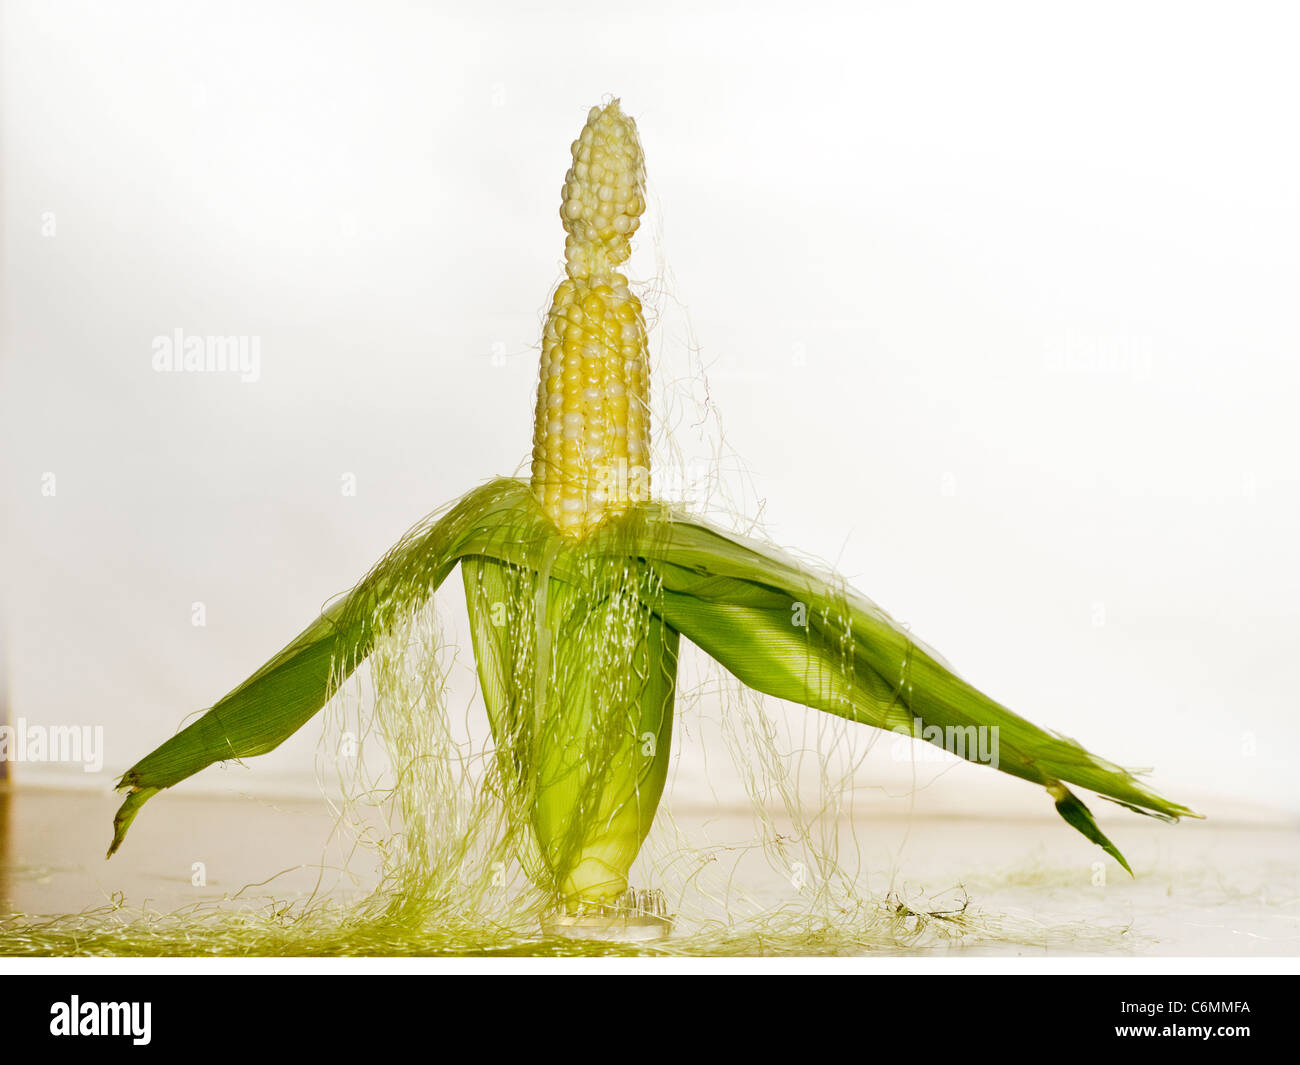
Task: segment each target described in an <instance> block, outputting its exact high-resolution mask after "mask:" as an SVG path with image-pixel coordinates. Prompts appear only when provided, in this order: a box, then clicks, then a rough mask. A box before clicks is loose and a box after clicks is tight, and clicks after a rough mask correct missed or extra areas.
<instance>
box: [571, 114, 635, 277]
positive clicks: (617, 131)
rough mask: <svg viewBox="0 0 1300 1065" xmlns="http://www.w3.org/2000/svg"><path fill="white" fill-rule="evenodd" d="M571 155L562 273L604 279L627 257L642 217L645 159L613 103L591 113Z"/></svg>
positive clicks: (629, 124)
mask: <svg viewBox="0 0 1300 1065" xmlns="http://www.w3.org/2000/svg"><path fill="white" fill-rule="evenodd" d="M571 152H572V155H573V165H572V166H570V167H569V172H568V173H567V174H565V176H564V189H563V190H562V196H563V202H562V203H561V206H560V218H561V220H562V221H563V222H564V231H565V233H567V234H568V236H567V238H566V239H565V242H564V259H565V268H566V270H567V271H568V274H569V276H570V277H573V278H585V277H593V276H599V275H604V274H608V273H609V271H610V270H611V268H612V267H614V266H617V265H618V264H619V263H621V262H625V261H626V260H627V257H628V255H630V254H631V251H632V235H633V234H634V233H635V232H636V231H637V227H638V226H639V225H640V224H641V215H642V214H643V213H644V212H645V157H644V155H643V154H642V152H641V139H640V137H638V136H637V131H636V123H635V122H634V121H633V120H632V117H631V116H630V115H625V114H624V113H623V110H622V108H621V107H620V106H619V102H618V100H612V101H611V102H610V103H608V104H606V105H605V106H604V107H593V108H592V109H591V111H590V112H589V113H588V114H587V124H586V125H585V126H583V128H582V133H581V134H579V136H578V139H577V140H575V141H574V142H573V145H572V148H571Z"/></svg>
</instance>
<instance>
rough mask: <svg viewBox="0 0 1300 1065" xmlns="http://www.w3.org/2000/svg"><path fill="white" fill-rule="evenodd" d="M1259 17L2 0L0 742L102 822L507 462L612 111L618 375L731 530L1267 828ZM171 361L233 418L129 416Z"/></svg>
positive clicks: (1278, 390) (1264, 174) (1277, 328)
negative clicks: (631, 372) (184, 347)
mask: <svg viewBox="0 0 1300 1065" xmlns="http://www.w3.org/2000/svg"><path fill="white" fill-rule="evenodd" d="M1288 10H1289V9H1288V7H1287V5H1277V6H1270V5H1262V4H1233V5H1228V4H1223V5H1213V6H1207V5H1194V4H1177V5H1174V4H1169V5H1150V4H1131V3H1125V4H1106V3H1098V4H1089V5H1057V4H1041V3H1031V4H987V3H986V4H952V5H946V4H880V3H876V4H871V3H867V4H852V5H849V4H846V5H843V6H838V5H819V4H816V3H803V4H798V5H792V4H778V5H767V6H764V5H745V6H744V8H743V9H742V8H741V7H740V6H739V5H737V6H736V7H731V6H726V5H710V4H701V3H680V4H678V3H670V4H640V5H611V4H563V3H549V4H544V5H537V6H536V7H531V6H528V5H522V4H501V3H498V4H494V5H491V6H488V7H485V8H476V7H475V6H474V5H464V4H454V5H453V4H438V5H415V4H397V3H364V4H362V3H355V4H306V3H303V4H294V3H232V2H229V0H223V2H220V3H212V4H199V3H187V4H162V3H159V4H146V3H138V2H135V3H116V4H112V5H103V4H90V3H86V4H74V3H29V2H17V0H9V2H7V3H6V4H5V5H4V8H3V11H4V15H3V18H4V26H3V44H2V47H3V53H2V59H3V74H2V77H3V100H2V102H0V110H2V115H3V131H2V136H3V140H2V141H0V164H2V167H3V227H4V228H3V238H2V239H3V254H4V261H3V270H4V274H3V284H4V307H3V311H4V325H3V342H4V349H3V351H4V355H3V357H4V367H3V403H4V410H3V421H2V423H0V432H2V433H3V438H2V439H0V453H3V455H4V460H3V467H4V478H5V480H4V485H3V489H4V500H5V502H4V537H5V542H4V545H3V559H4V582H5V583H4V601H3V607H4V618H3V624H4V630H3V649H4V655H5V658H6V660H7V674H8V676H7V685H8V707H9V714H10V716H11V718H16V717H18V716H22V717H24V718H25V719H26V720H27V721H29V722H32V723H44V724H83V723H84V724H91V725H94V724H102V725H104V726H105V735H106V741H107V764H106V771H105V775H104V776H103V777H102V778H96V779H95V782H94V783H95V786H100V787H104V788H105V789H106V788H107V787H108V784H109V780H108V774H109V773H110V772H116V771H121V770H122V769H124V768H126V767H127V766H128V765H129V764H130V763H131V762H133V761H134V760H135V759H136V758H138V757H139V756H140V755H142V754H144V753H145V752H146V751H147V750H148V749H149V748H151V747H152V746H153V745H155V744H156V743H157V742H158V741H160V740H161V739H162V738H164V737H165V736H166V735H168V734H170V733H171V731H172V730H173V729H174V728H175V727H176V725H177V723H178V722H179V721H180V719H181V717H182V716H183V715H185V714H187V713H189V712H191V711H193V710H195V709H198V708H200V707H202V706H205V705H207V704H209V703H211V702H212V701H213V700H214V699H215V698H217V697H218V696H219V695H221V694H222V693H224V692H225V691H227V690H228V689H229V688H231V687H233V686H234V684H235V683H237V682H238V681H239V680H240V679H242V678H243V677H244V676H246V675H247V674H248V673H250V672H251V671H252V670H253V669H255V668H256V667H257V666H258V665H260V664H261V662H262V661H264V660H265V659H266V658H267V657H268V656H269V655H270V654H271V653H272V652H273V651H275V650H276V649H278V648H279V647H280V646H281V645H282V644H283V643H284V642H285V641H286V640H287V639H288V638H289V637H290V636H292V635H293V634H294V633H296V632H297V631H298V630H299V629H300V628H301V627H302V626H303V625H304V624H306V622H307V621H309V620H310V618H311V617H312V616H313V615H314V613H315V611H316V609H317V608H318V607H319V606H320V604H321V603H322V602H324V601H325V600H326V599H328V598H329V597H330V596H332V595H334V594H335V593H337V592H339V591H341V590H343V589H345V588H347V587H348V586H349V585H351V584H352V583H353V582H354V581H355V580H356V579H357V578H358V577H359V576H360V575H361V574H362V573H363V572H364V571H365V570H366V569H367V568H368V567H369V566H370V564H371V563H372V562H373V561H374V560H376V559H377V558H378V557H379V556H380V555H381V554H382V553H383V551H384V550H385V549H386V548H387V547H388V546H389V545H390V544H391V543H392V542H393V541H394V540H395V539H396V538H397V536H398V535H399V534H400V533H401V532H402V531H403V530H404V529H405V528H406V527H407V526H409V525H410V524H412V523H413V522H415V521H416V520H417V519H419V518H420V517H421V516H422V515H423V514H424V513H425V512H426V511H428V510H430V509H432V508H433V507H434V506H437V505H440V504H442V503H445V502H447V501H450V500H452V499H454V498H456V497H458V496H459V495H461V494H462V493H463V492H464V491H465V490H467V489H468V488H470V487H471V486H473V485H475V484H478V483H480V482H481V481H483V480H484V479H486V478H488V477H491V476H493V475H497V474H503V473H513V472H515V471H516V470H517V469H518V468H520V463H521V462H522V461H523V460H524V459H525V458H526V456H527V452H528V448H529V441H530V435H531V422H532V395H533V390H534V387H535V374H536V348H537V340H538V337H539V335H540V325H541V316H542V314H543V312H544V310H545V307H546V305H547V302H548V297H549V293H550V289H551V286H552V285H553V284H554V283H555V281H556V280H557V279H558V277H559V275H560V261H561V257H562V248H563V233H562V230H561V227H560V224H559V219H558V215H557V211H558V207H559V189H560V185H561V183H562V179H563V175H564V172H565V170H566V168H567V166H568V162H569V147H568V146H569V143H570V141H571V140H572V139H573V138H574V137H575V136H576V135H577V133H578V131H579V129H580V128H581V125H582V123H583V121H584V118H585V115H586V112H587V109H588V107H589V106H590V105H592V104H593V103H597V102H600V101H601V100H603V99H604V98H606V97H607V95H609V94H614V95H618V96H619V97H621V99H622V102H623V106H624V108H625V109H626V110H627V111H628V112H629V113H631V114H632V115H634V116H635V117H636V120H637V122H638V125H639V127H640V130H641V134H642V138H643V142H644V146H645V151H646V157H647V166H648V171H649V176H650V185H651V199H652V207H651V215H650V216H649V217H648V219H647V224H646V225H645V226H644V227H643V229H642V233H641V238H640V250H639V251H638V254H637V256H636V257H635V258H634V260H633V263H632V268H633V269H632V271H631V272H632V274H633V275H634V279H635V280H637V281H638V282H641V283H645V284H646V285H647V286H649V287H650V289H651V290H652V292H658V293H661V295H658V296H655V295H651V296H648V297H647V299H648V300H649V302H650V303H651V304H652V305H655V306H659V307H660V308H661V309H662V310H663V312H664V322H663V327H662V328H661V329H660V331H659V333H658V335H657V342H658V343H659V345H660V346H659V347H658V348H657V351H658V355H657V357H658V359H659V360H660V367H659V372H660V378H659V379H660V381H661V382H664V381H671V380H673V378H674V375H676V376H678V377H680V376H681V375H683V374H686V373H688V372H689V369H690V366H691V365H692V362H691V358H692V357H691V352H690V350H689V349H688V347H687V340H688V334H687V332H686V323H687V322H688V321H689V324H690V326H691V327H692V328H693V340H694V343H695V344H696V345H698V357H699V358H700V359H702V360H703V363H704V364H705V365H706V366H708V367H710V373H709V394H710V396H711V398H712V400H713V401H714V402H715V403H716V404H717V407H718V409H719V410H720V411H721V412H722V415H723V418H724V422H723V425H724V427H725V440H726V443H727V444H728V446H729V447H730V448H732V449H733V450H734V451H735V452H736V453H737V454H738V455H739V456H741V457H742V458H743V460H744V463H745V466H746V468H747V470H748V472H749V476H750V477H752V481H753V485H754V488H755V492H754V496H756V497H759V498H761V499H762V500H763V501H764V507H763V511H762V514H763V517H764V518H765V520H766V521H767V523H768V524H767V528H768V531H769V533H770V534H771V536H772V537H773V538H774V539H775V540H777V541H778V542H780V543H782V544H786V545H789V546H792V547H797V548H799V549H800V550H802V551H804V552H807V553H809V554H812V555H815V556H819V557H821V558H824V559H826V560H827V561H829V562H832V563H835V564H836V565H837V566H838V567H839V569H840V570H841V571H842V572H844V573H845V574H846V575H847V576H848V577H849V578H850V579H851V580H852V581H853V583H854V584H855V585H856V586H857V587H858V588H860V589H861V590H862V591H863V592H865V593H866V594H868V595H869V596H871V597H872V598H873V599H875V600H876V601H877V602H879V603H881V604H882V605H883V606H885V607H886V608H887V609H889V610H890V611H891V612H892V613H893V614H894V615H895V616H896V617H898V618H899V619H901V620H904V621H906V622H908V623H909V624H910V625H911V626H912V629H913V631H914V632H916V633H917V634H918V635H920V636H921V637H923V638H924V639H926V640H927V641H928V642H929V643H931V644H933V645H934V646H936V647H937V648H938V649H939V650H940V651H942V652H943V653H944V654H945V655H946V657H947V658H948V659H949V660H950V661H952V662H953V664H954V665H955V666H956V667H957V668H958V669H959V670H960V671H961V672H962V673H963V674H964V675H965V676H966V677H967V678H968V679H970V680H971V681H973V682H974V683H976V684H978V685H979V686H981V687H983V688H985V689H986V690H987V691H989V692H990V693H991V694H993V695H994V696H995V697H997V698H999V699H1001V700H1002V701H1004V702H1006V703H1008V704H1009V705H1011V706H1012V707H1013V708H1016V709H1018V710H1019V711H1020V712H1021V713H1023V714H1025V715H1026V716H1028V717H1030V718H1031V719H1033V720H1035V721H1037V722H1039V723H1041V724H1044V725H1048V726H1051V727H1055V728H1058V729H1060V730H1061V731H1063V732H1065V733H1067V734H1069V735H1073V736H1075V737H1077V738H1079V739H1080V740H1082V741H1084V742H1085V743H1086V744H1087V745H1088V746H1090V747H1092V748H1093V749H1094V750H1097V751H1098V752H1100V753H1102V754H1103V755H1106V756H1108V757H1110V758H1112V759H1114V760H1116V761H1119V762H1122V763H1124V764H1129V765H1153V764H1154V765H1155V766H1156V767H1157V769H1158V773H1157V776H1156V778H1155V779H1156V782H1157V783H1158V785H1159V786H1160V787H1161V788H1162V790H1164V791H1166V792H1167V793H1169V794H1171V795H1174V796H1175V797H1177V798H1179V799H1183V800H1188V801H1191V802H1192V803H1193V805H1200V806H1202V807H1205V808H1206V809H1207V810H1208V811H1209V812H1211V813H1214V812H1216V810H1220V809H1223V810H1226V809H1227V808H1228V806H1229V805H1230V804H1232V803H1236V804H1237V805H1236V806H1234V807H1233V808H1234V809H1237V808H1241V809H1245V808H1247V807H1242V806H1241V805H1240V804H1241V803H1242V802H1246V803H1256V804H1260V806H1261V808H1262V807H1264V806H1271V807H1280V808H1283V809H1287V810H1291V811H1298V810H1300V784H1298V783H1297V774H1296V773H1295V770H1294V768H1293V765H1294V756H1295V752H1296V750H1297V747H1300V725H1297V713H1296V711H1297V701H1298V700H1297V694H1296V686H1295V665H1294V655H1295V649H1296V648H1297V646H1298V645H1300V607H1298V606H1297V599H1298V593H1300V568H1298V567H1297V565H1296V562H1295V558H1296V544H1297V540H1298V538H1300V474H1298V473H1297V467H1296V462H1297V455H1298V454H1300V449H1298V448H1297V444H1298V443H1300V432H1298V431H1297V428H1296V420H1295V410H1296V404H1297V390H1298V387H1300V369H1298V368H1297V366H1298V365H1300V364H1298V356H1300V325H1298V323H1297V315H1296V294H1297V291H1300V267H1298V265H1297V258H1298V253H1297V248H1300V239H1298V238H1300V194H1298V192H1297V190H1298V189H1300V149H1298V147H1297V143H1298V142H1297V138H1296V136H1295V103H1296V100H1297V99H1300V72H1298V65H1297V63H1296V61H1295V42H1296V39H1297V36H1296V30H1297V25H1296V23H1295V20H1294V18H1293V17H1290V16H1289V15H1288V14H1287V12H1288ZM51 219H53V220H54V223H55V225H54V233H53V234H50V233H49V224H48V223H49V221H50V220H51ZM664 292H668V293H670V294H671V295H670V296H669V295H663V294H662V293H664ZM672 323H676V325H673V324H672ZM176 328H182V329H184V330H185V331H186V332H187V333H192V334H221V335H249V336H257V337H259V338H260V343H261V353H262V360H261V376H260V379H259V380H258V381H257V382H255V383H242V382H240V381H239V380H238V379H237V378H236V377H234V376H231V375H226V376H204V375H193V374H173V375H164V374H157V373H155V372H154V371H153V370H152V368H151V357H152V349H151V344H152V342H153V338H154V337H156V336H158V335H162V334H169V333H170V332H171V331H172V330H174V329H176ZM494 356H495V357H494ZM688 435H689V434H688ZM683 446H684V447H685V446H687V445H686V443H685V442H683ZM688 457H689V456H688ZM49 472H53V473H55V474H56V476H57V495H56V496H54V497H53V498H50V497H46V496H43V495H42V493H41V486H42V477H43V475H44V474H46V473H49ZM345 474H354V475H355V477H356V483H357V495H356V496H355V497H348V496H344V495H343V493H342V491H341V485H342V479H343V477H344V475H345ZM196 601H201V602H203V603H204V604H205V607H206V614H207V625H206V626H205V627H194V626H193V625H191V611H192V604H193V603H195V602H196ZM307 733H312V734H311V735H307ZM314 743H315V733H314V731H313V730H312V729H310V728H309V729H307V730H305V731H304V734H303V735H301V736H299V737H296V738H295V739H294V740H293V741H292V742H291V743H289V744H286V745H285V747H283V748H282V749H281V750H280V751H278V752H276V754H274V755H272V756H269V757H268V758H266V759H263V760H261V761H259V762H258V763H256V764H255V766H254V767H253V769H252V770H251V771H250V772H249V773H247V774H245V775H243V776H241V777H240V778H239V779H240V782H241V785H243V786H248V787H254V786H257V785H258V784H259V783H261V782H266V783H267V784H268V785H269V783H270V782H272V781H274V780H277V779H280V780H288V781H292V780H296V779H298V778H300V777H301V778H304V779H305V778H306V777H307V776H308V775H309V774H310V772H311V762H312V758H311V752H312V748H313V745H314ZM969 772H970V774H971V775H970V779H971V781H972V782H973V781H976V780H980V781H983V780H984V778H985V777H988V778H991V777H992V774H988V773H987V772H986V771H981V770H977V769H971V770H970V771H969ZM20 773H22V774H25V775H26V776H27V777H28V778H32V779H37V778H40V777H41V776H42V773H43V770H42V769H41V767H20ZM259 774H260V776H259ZM45 775H48V773H46V774H45ZM219 775H220V774H217V773H216V771H213V772H210V773H209V774H207V775H206V776H205V777H203V778H199V780H198V781H196V782H195V786H203V785H204V782H205V781H206V782H208V783H210V781H211V779H212V778H214V777H216V776H219ZM986 783H987V782H986ZM987 786H990V787H991V786H992V785H987ZM1010 786H1011V787H1013V788H1014V787H1016V786H1017V785H1016V784H1015V783H1014V782H1010ZM1031 801H1033V800H1030V799H1028V798H1026V802H1031ZM1038 804H1039V805H1042V803H1041V802H1040V803H1038Z"/></svg>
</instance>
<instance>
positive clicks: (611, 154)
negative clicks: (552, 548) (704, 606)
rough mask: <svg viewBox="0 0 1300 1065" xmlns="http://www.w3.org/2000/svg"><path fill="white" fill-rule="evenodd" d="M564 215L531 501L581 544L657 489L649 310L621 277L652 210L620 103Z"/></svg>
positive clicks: (598, 128)
mask: <svg viewBox="0 0 1300 1065" xmlns="http://www.w3.org/2000/svg"><path fill="white" fill-rule="evenodd" d="M572 154H573V165H572V166H571V167H570V168H569V172H568V174H567V175H565V180H564V189H563V200H562V204H561V207H560V217H561V219H562V220H563V222H564V229H565V232H566V233H567V234H568V236H567V237H566V239H565V245H564V258H565V273H566V274H567V275H568V276H567V278H566V279H565V280H564V281H563V282H561V284H560V286H559V287H558V288H557V289H556V290H555V297H554V299H553V301H552V303H551V309H550V313H549V314H548V315H547V320H546V328H545V330H544V332H543V335H542V360H541V373H540V380H539V382H538V386H537V414H536V418H535V420H534V425H533V466H532V488H533V494H534V495H535V496H536V497H537V499H538V500H539V501H540V502H541V504H542V506H543V507H544V508H545V509H546V512H547V513H548V514H549V515H550V517H551V520H552V521H554V522H555V524H556V526H557V527H558V528H559V529H560V531H561V532H562V533H564V534H565V535H567V536H581V535H583V534H584V533H586V532H589V531H590V530H591V529H593V528H595V526H597V525H598V524H600V522H601V521H602V520H603V519H604V518H605V517H606V516H607V515H609V514H613V513H617V512H618V511H619V510H621V509H623V508H624V507H626V506H627V504H628V502H630V501H634V500H636V499H639V498H642V497H643V496H644V495H645V494H646V493H647V492H648V491H649V486H650V477H649V454H650V412H649V406H648V400H649V391H648V390H649V380H650V366H649V357H648V351H647V347H646V331H645V320H644V318H643V317H642V314H641V303H640V301H639V300H638V299H637V298H636V296H635V295H633V294H632V292H631V291H630V290H629V289H628V281H627V278H626V277H624V276H623V275H622V274H621V273H619V272H618V271H617V270H616V269H615V267H616V266H617V265H618V264H619V263H622V262H624V261H625V260H626V259H627V257H628V255H629V254H631V250H632V249H631V238H632V235H633V234H634V233H635V232H636V230H637V227H638V226H639V225H640V222H641V215H642V213H643V212H644V211H645V163H644V159H643V157H642V154H641V142H640V140H639V138H638V137H637V132H636V123H634V122H633V121H632V119H631V118H629V117H628V116H627V115H625V114H623V112H622V111H621V110H620V109H619V105H618V101H617V100H615V101H613V102H612V103H610V104H609V105H608V106H607V107H604V108H600V107H593V108H592V109H591V113H590V114H589V115H588V116H587V124H586V126H585V127H584V128H583V131H582V135H581V136H580V137H579V138H578V139H577V140H576V141H574V142H573V148H572Z"/></svg>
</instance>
